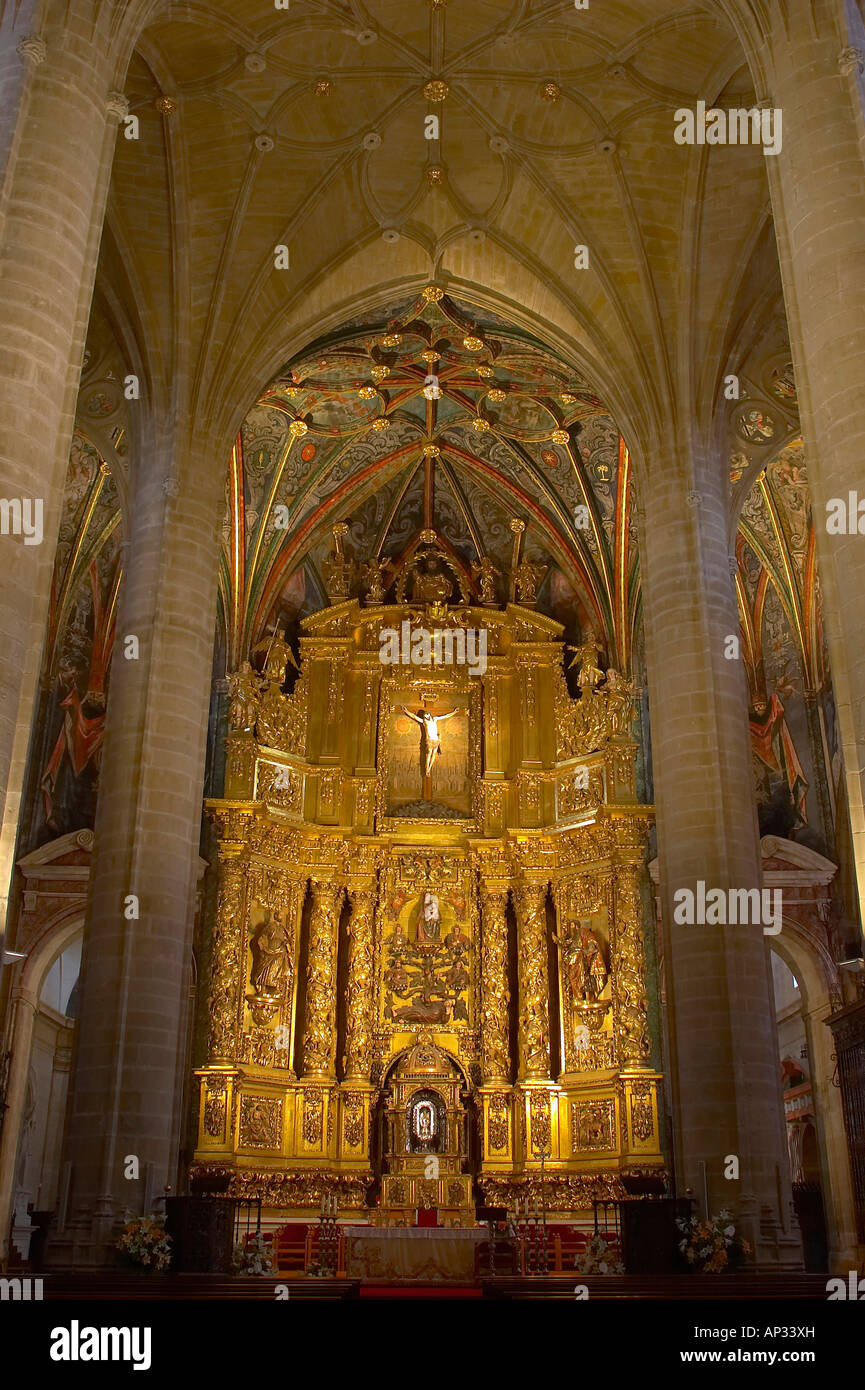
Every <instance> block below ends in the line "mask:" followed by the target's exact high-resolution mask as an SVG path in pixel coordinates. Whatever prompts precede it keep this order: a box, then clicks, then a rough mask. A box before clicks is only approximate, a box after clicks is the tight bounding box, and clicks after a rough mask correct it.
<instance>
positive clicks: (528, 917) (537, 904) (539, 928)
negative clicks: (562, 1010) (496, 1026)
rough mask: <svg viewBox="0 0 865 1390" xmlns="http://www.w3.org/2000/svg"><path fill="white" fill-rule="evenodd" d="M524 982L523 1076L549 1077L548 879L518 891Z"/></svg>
mask: <svg viewBox="0 0 865 1390" xmlns="http://www.w3.org/2000/svg"><path fill="white" fill-rule="evenodd" d="M514 896H515V899H516V908H517V942H518V961H519V982H520V1015H519V1017H520V1023H519V1079H520V1080H521V1081H522V1080H525V1079H527V1078H529V1077H531V1078H537V1079H541V1080H545V1081H546V1080H549V1075H550V997H549V979H548V975H549V971H548V968H547V917H546V897H547V885H546V883H527V884H524V885H523V886H522V887H521V888H518V889H517V890H516V893H515V895H514Z"/></svg>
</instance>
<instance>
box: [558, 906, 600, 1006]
mask: <svg viewBox="0 0 865 1390" xmlns="http://www.w3.org/2000/svg"><path fill="white" fill-rule="evenodd" d="M554 940H555V941H556V943H557V944H558V945H559V947H560V948H561V952H562V959H563V961H564V965H565V969H566V971H567V975H568V982H569V984H570V986H571V997H572V998H573V999H574V1000H575V1001H582V1002H587V1001H588V1002H591V1003H594V1002H595V1000H597V999H598V998H599V997H600V995H601V993H602V992H603V989H604V986H605V985H606V983H607V978H608V972H607V967H606V965H605V964H604V956H603V952H602V950H601V944H600V942H599V941H598V938H597V936H596V935H595V933H594V932H593V931H592V929H591V927H590V926H588V925H587V924H586V923H585V922H569V923H568V928H567V931H566V933H565V935H564V936H562V937H558V936H557V937H555V938H554Z"/></svg>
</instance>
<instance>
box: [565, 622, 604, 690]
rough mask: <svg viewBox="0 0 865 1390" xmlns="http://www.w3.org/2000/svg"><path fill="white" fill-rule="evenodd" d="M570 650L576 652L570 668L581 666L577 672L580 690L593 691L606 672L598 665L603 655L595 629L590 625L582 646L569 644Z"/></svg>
mask: <svg viewBox="0 0 865 1390" xmlns="http://www.w3.org/2000/svg"><path fill="white" fill-rule="evenodd" d="M568 651H569V652H573V653H574V659H573V661H572V662H571V663H570V666H569V667H568V670H569V671H570V670H571V668H572V667H574V666H576V665H579V667H580V669H579V672H578V674H577V685H578V686H579V687H580V690H582V691H586V690H588V691H589V692H593V691H594V690H595V689H596V688H597V686H598V684H599V682H600V681H602V680H603V679H604V673H603V671H602V670H601V668H600V666H599V665H598V661H599V660H600V656H601V648H600V644H599V642H598V639H597V638H596V636H595V632H594V629H593V628H591V627H590V628H589V629H588V630H587V632H586V636H585V640H584V641H583V644H582V646H580V647H570V646H569V647H568Z"/></svg>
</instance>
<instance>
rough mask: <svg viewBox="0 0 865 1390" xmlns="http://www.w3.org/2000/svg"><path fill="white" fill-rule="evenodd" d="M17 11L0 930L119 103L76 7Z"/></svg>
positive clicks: (1, 389) (8, 193)
mask: <svg viewBox="0 0 865 1390" xmlns="http://www.w3.org/2000/svg"><path fill="white" fill-rule="evenodd" d="M39 8H40V9H41V7H39ZM24 15H26V10H25V9H23V8H20V7H18V6H6V7H5V13H4V14H3V16H2V21H0V64H2V68H0V71H2V77H3V96H2V114H0V121H2V129H0V151H2V154H3V156H4V168H3V184H2V191H0V263H2V267H3V270H2V275H0V323H2V325H3V331H2V348H0V419H2V421H3V431H2V434H0V479H2V484H0V489H2V496H3V499H4V502H5V503H8V504H9V506H10V513H9V525H8V533H0V556H2V561H3V562H2V564H0V648H2V651H3V661H2V667H0V930H2V927H3V923H4V921H5V915H6V898H7V894H8V890H9V882H10V877H11V872H12V861H13V855H14V846H15V834H16V829H17V822H18V813H19V807H20V800H21V795H22V788H23V780H24V769H25V761H26V757H27V749H28V742H29V736H30V726H31V720H32V717H33V712H34V707H35V700H36V694H37V682H38V676H39V665H40V660H41V652H42V644H43V641H44V636H45V623H46V618H47V614H48V604H49V595H50V587H51V575H52V569H53V561H54V553H55V547H56V540H57V528H58V526H59V522H60V510H61V504H62V498H63V487H64V482H65V478H66V467H67V463H68V458H69V443H70V440H71V437H72V427H73V422H74V417H75V402H76V397H77V393H78V379H79V376H80V372H81V360H82V355H83V351H84V339H85V333H86V329H87V322H88V316H89V312H90V300H91V296H92V292H93V280H94V276H95V272H96V262H97V256H98V252H99V241H100V236H101V230H102V221H103V216H104V209H105V200H106V195H107V189H108V181H109V176H110V170H111V160H112V155H113V150H114V144H115V140H116V138H117V122H118V120H119V119H120V118H121V117H122V115H123V114H124V112H125V110H126V103H125V99H124V97H123V96H122V94H119V93H116V92H112V91H110V90H109V88H110V86H111V62H110V54H111V45H110V41H109V39H108V38H107V37H106V35H105V34H104V33H96V34H94V33H93V31H92V28H91V21H90V20H89V19H87V20H85V19H84V18H83V12H82V14H81V16H80V17H79V18H78V19H76V18H74V17H73V16H72V15H71V13H69V12H68V11H67V12H65V13H64V19H63V22H62V28H55V27H54V26H53V25H52V24H51V23H50V21H48V22H47V23H46V28H45V30H44V33H38V32H35V33H28V32H27V29H26V28H22V27H21V26H20V24H19V22H18V21H19V20H22V16H24ZM22 22H25V23H26V21H22ZM12 509H14V510H12ZM4 526H5V522H4Z"/></svg>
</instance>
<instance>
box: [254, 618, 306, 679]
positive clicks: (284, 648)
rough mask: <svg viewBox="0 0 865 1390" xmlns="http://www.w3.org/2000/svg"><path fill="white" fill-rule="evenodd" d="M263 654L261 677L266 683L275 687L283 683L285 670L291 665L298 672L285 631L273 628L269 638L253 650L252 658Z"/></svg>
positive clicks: (298, 668)
mask: <svg viewBox="0 0 865 1390" xmlns="http://www.w3.org/2000/svg"><path fill="white" fill-rule="evenodd" d="M262 653H264V663H263V666H262V672H261V674H262V676H263V677H264V679H265V680H266V681H274V682H275V683H276V684H277V685H282V684H283V682H284V681H285V668H286V666H287V665H288V664H289V662H290V663H291V665H292V666H293V667H294V669H295V670H296V671H299V670H300V667H299V666H298V664H297V660H296V658H295V655H294V652H293V651H292V650H291V644H290V643H289V642H287V641H286V640H285V629H284V628H279V627H274V629H273V632H272V633H271V634H270V636H269V637H265V638H264V639H263V641H261V642H259V643H258V645H257V646H256V647H255V648H254V649H253V653H252V655H253V656H260V655H261V654H262Z"/></svg>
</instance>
